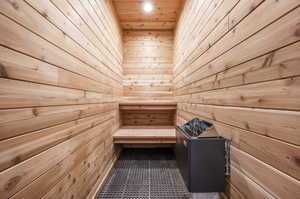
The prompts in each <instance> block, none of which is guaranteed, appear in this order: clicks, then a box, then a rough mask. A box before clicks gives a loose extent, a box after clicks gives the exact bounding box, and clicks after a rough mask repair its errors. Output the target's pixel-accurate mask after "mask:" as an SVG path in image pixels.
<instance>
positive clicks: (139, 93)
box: [0, 0, 300, 199]
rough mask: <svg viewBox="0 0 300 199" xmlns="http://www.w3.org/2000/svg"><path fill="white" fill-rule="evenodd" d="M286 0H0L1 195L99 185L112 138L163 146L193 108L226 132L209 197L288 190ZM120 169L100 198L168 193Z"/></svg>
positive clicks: (299, 100)
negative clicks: (138, 183)
mask: <svg viewBox="0 0 300 199" xmlns="http://www.w3.org/2000/svg"><path fill="white" fill-rule="evenodd" d="M299 5H300V1H299V0H1V2H0V198H1V199H40V198H42V199H84V198H87V199H94V198H105V197H104V195H102V196H101V194H100V195H99V193H101V190H103V187H104V185H105V183H107V179H108V178H109V177H110V176H111V175H112V171H113V169H116V168H118V166H119V167H120V168H121V167H122V165H121V166H120V164H116V162H117V161H118V158H120V154H122V153H123V152H124V150H129V151H130V150H131V151H134V150H142V151H143V150H144V151H147V150H150V151H151V150H154V151H155V150H168V149H170V150H172V149H173V148H174V145H176V134H175V127H176V126H180V125H183V124H185V123H186V122H188V121H190V120H191V119H193V118H199V119H201V120H205V121H208V122H210V123H212V124H213V126H214V128H215V130H216V132H217V133H218V135H219V136H221V137H223V138H225V139H226V140H228V141H230V174H229V175H228V176H226V178H225V182H226V187H225V190H224V191H222V192H218V194H217V195H215V196H216V198H222V199H236V198H237V199H278V198H281V199H297V198H300V182H299V180H300V112H299V110H300V42H299V40H300V7H299ZM211 155H213V153H212V154H211ZM121 156H122V155H121ZM150 156H151V155H150ZM202 164H204V165H205V164H206V163H205V162H203V163H202ZM174 169H176V168H174ZM161 174H162V176H163V175H164V174H163V173H161ZM158 175H159V174H158ZM171 177H172V176H171ZM119 180H122V179H121V178H120V179H119ZM163 180H164V179H163V178H161V181H157V183H158V184H159V183H161V182H163ZM129 181H130V177H128V178H127V181H124V182H125V184H123V185H120V186H126V187H127V188H128V190H127V191H126V190H125V191H124V190H123V192H122V194H120V197H116V196H111V197H110V198H115V199H117V198H176V197H175V196H172V195H168V193H171V191H169V192H168V190H167V189H170V190H173V188H174V187H176V186H177V185H176V183H174V184H169V185H168V186H165V187H163V186H161V187H163V188H164V190H166V191H167V192H166V193H167V194H165V195H159V194H161V193H162V191H163V189H162V188H161V187H158V188H161V190H160V191H158V192H157V194H158V195H155V196H154V195H149V196H139V195H138V194H139V191H137V192H134V190H133V188H132V187H133V186H130V185H129ZM152 186H153V187H155V185H153V184H151V182H150V184H149V185H148V184H147V185H145V186H144V188H145V187H146V189H150V190H152V188H153V187H152ZM130 187H131V188H132V189H131V191H132V190H133V192H132V194H131V196H128V195H127V196H126V194H128V193H129V192H130ZM115 188H117V186H116V187H115ZM153 189H154V188H153ZM151 193H152V192H151ZM108 195H109V194H108ZM125 196H126V197H125ZM107 198H109V197H107ZM178 198H183V197H178ZM199 198H201V199H204V198H205V197H204V196H203V197H202V196H201V197H200V196H199Z"/></svg>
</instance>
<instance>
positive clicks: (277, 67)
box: [174, 0, 300, 199]
mask: <svg viewBox="0 0 300 199" xmlns="http://www.w3.org/2000/svg"><path fill="white" fill-rule="evenodd" d="M299 4H300V2H299V0H289V1H278V0H229V1H225V0H210V1H204V0H201V1H198V0H187V1H186V4H185V7H184V10H183V13H182V15H181V18H180V21H179V24H178V26H177V31H176V37H175V47H174V48H175V49H174V51H175V56H174V64H175V66H174V76H175V77H174V85H175V91H174V93H175V96H176V101H178V114H177V118H178V119H177V123H178V124H182V123H184V122H186V121H187V120H190V119H191V118H193V117H199V118H202V119H206V120H208V121H211V122H213V123H214V125H215V126H216V129H217V130H218V132H219V133H220V134H221V135H222V136H224V137H226V138H228V139H230V140H231V141H232V147H231V176H230V178H228V182H229V184H228V187H227V191H226V195H227V197H228V198H249V199H252V198H300V182H299V180H300V134H299V133H300V112H299V110H300V42H299V40H300V23H299V22H300V7H299Z"/></svg>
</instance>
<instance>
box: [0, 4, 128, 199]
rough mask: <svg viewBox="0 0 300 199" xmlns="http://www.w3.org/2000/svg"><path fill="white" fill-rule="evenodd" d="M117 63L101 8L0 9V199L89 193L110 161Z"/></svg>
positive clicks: (118, 51)
mask: <svg viewBox="0 0 300 199" xmlns="http://www.w3.org/2000/svg"><path fill="white" fill-rule="evenodd" d="M121 63H122V42H121V33H120V30H119V26H118V23H117V22H116V18H115V15H114V12H113V9H112V5H111V2H110V1H109V0H105V1H102V0H86V1H80V0H43V1H36V0H24V1H23V0H3V1H1V3H0V157H1V158H0V198H1V199H5V198H12V199H15V198H20V199H26V198H28V199H33V198H34V199H38V198H43V199H46V198H48V199H50V198H53V199H58V198H64V199H68V198H70V199H75V198H86V196H88V194H90V195H92V194H93V192H92V191H95V186H94V185H95V184H96V182H100V181H101V179H102V178H103V174H104V173H105V171H106V170H107V168H108V167H109V165H110V164H111V162H112V159H113V158H114V157H115V156H116V151H115V149H114V148H113V145H112V137H111V134H112V133H113V132H114V130H115V129H116V128H118V126H119V119H118V118H119V116H118V103H117V99H118V97H119V96H120V95H121V94H122V67H121Z"/></svg>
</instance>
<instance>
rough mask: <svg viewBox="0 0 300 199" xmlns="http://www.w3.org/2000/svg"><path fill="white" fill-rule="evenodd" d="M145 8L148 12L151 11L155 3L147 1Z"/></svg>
mask: <svg viewBox="0 0 300 199" xmlns="http://www.w3.org/2000/svg"><path fill="white" fill-rule="evenodd" d="M143 9H144V11H145V12H146V13H150V12H152V11H153V4H152V3H151V2H145V3H144V6H143Z"/></svg>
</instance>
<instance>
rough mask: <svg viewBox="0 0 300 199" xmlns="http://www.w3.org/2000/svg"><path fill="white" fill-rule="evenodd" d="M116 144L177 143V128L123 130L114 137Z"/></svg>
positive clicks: (118, 131)
mask: <svg viewBox="0 0 300 199" xmlns="http://www.w3.org/2000/svg"><path fill="white" fill-rule="evenodd" d="M113 139H114V143H120V144H121V143H123V144H129V143H134V144H147V143H149V144H153V143H166V144H173V143H176V134H175V128H174V127H172V128H126V127H125V128H121V129H119V130H117V132H116V133H115V134H114V135H113Z"/></svg>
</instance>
